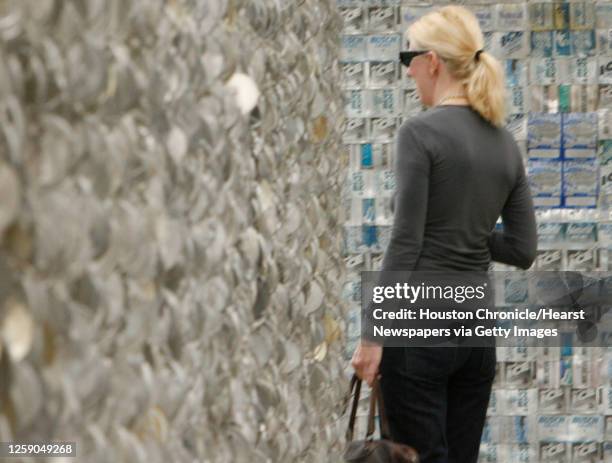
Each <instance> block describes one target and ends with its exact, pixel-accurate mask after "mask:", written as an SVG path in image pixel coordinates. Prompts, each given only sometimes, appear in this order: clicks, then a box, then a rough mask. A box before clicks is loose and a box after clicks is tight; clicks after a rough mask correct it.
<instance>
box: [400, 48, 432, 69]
mask: <svg viewBox="0 0 612 463" xmlns="http://www.w3.org/2000/svg"><path fill="white" fill-rule="evenodd" d="M425 53H429V50H421V51H400V54H399V59H400V62H401V63H402V64H403V65H404V66H406V67H408V66H410V61H412V59H413V58H415V57H417V56H419V55H424V54H425Z"/></svg>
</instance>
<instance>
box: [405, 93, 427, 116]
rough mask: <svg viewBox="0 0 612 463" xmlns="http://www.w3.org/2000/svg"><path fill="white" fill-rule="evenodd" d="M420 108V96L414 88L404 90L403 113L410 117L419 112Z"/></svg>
mask: <svg viewBox="0 0 612 463" xmlns="http://www.w3.org/2000/svg"><path fill="white" fill-rule="evenodd" d="M421 110H422V104H421V98H420V97H419V93H418V91H417V90H416V89H408V90H404V108H403V115H404V116H405V117H410V116H413V115H415V114H418V113H420V112H421Z"/></svg>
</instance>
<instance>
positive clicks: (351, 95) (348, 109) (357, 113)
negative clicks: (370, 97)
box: [344, 89, 368, 117]
mask: <svg viewBox="0 0 612 463" xmlns="http://www.w3.org/2000/svg"><path fill="white" fill-rule="evenodd" d="M344 96H345V101H346V106H345V108H344V112H345V114H346V115H347V116H348V117H365V116H366V115H367V114H368V108H367V106H368V105H367V103H366V98H367V93H366V91H365V90H361V89H357V90H347V91H346V92H345V94H344Z"/></svg>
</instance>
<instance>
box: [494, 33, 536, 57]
mask: <svg viewBox="0 0 612 463" xmlns="http://www.w3.org/2000/svg"><path fill="white" fill-rule="evenodd" d="M492 46H493V49H494V54H495V55H496V56H498V57H499V58H501V59H520V58H526V57H527V55H528V54H529V36H528V35H527V33H526V32H525V31H514V32H494V36H493V44H492Z"/></svg>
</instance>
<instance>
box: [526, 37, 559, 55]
mask: <svg viewBox="0 0 612 463" xmlns="http://www.w3.org/2000/svg"><path fill="white" fill-rule="evenodd" d="M553 44H554V34H553V32H552V31H542V32H532V33H531V56H532V57H538V58H550V57H551V56H553V48H554V47H553Z"/></svg>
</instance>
